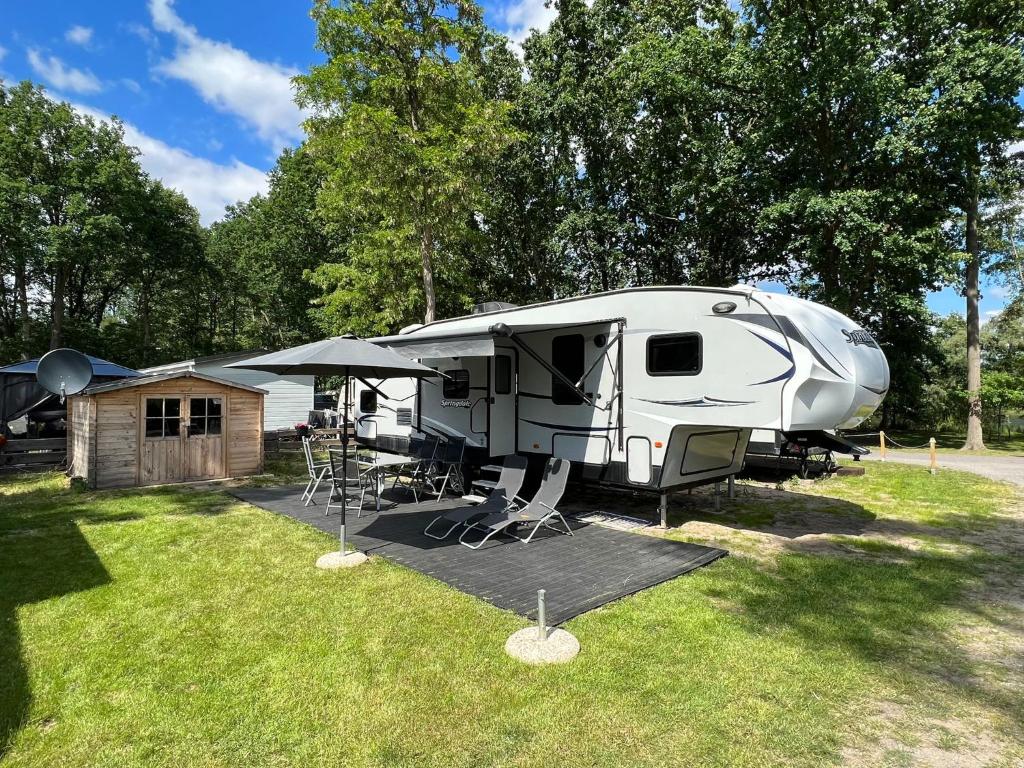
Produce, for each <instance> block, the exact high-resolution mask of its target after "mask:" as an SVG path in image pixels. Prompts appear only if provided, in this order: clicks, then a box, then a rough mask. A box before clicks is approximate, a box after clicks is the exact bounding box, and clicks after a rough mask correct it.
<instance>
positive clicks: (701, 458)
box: [677, 427, 740, 477]
mask: <svg viewBox="0 0 1024 768" xmlns="http://www.w3.org/2000/svg"><path fill="white" fill-rule="evenodd" d="M677 429H678V427H677ZM739 441H740V432H739V430H736V429H714V428H713V427H712V428H710V429H706V430H701V431H699V432H693V433H691V434H689V435H687V436H686V443H685V444H684V447H683V463H682V466H681V467H680V470H679V474H680V475H682V476H683V477H686V476H687V475H699V474H701V473H704V472H713V471H716V470H727V469H729V467H731V466H732V463H733V460H734V459H735V458H736V447H737V444H738V443H739Z"/></svg>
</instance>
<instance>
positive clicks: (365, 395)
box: [359, 389, 377, 413]
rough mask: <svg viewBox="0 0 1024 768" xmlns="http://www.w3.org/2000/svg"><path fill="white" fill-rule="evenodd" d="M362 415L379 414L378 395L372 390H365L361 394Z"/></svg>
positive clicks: (360, 406) (360, 408) (360, 407)
mask: <svg viewBox="0 0 1024 768" xmlns="http://www.w3.org/2000/svg"><path fill="white" fill-rule="evenodd" d="M359 411H360V413H376V412H377V393H376V392H374V391H373V390H372V389H363V390H361V391H360V392H359Z"/></svg>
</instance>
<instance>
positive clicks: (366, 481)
mask: <svg viewBox="0 0 1024 768" xmlns="http://www.w3.org/2000/svg"><path fill="white" fill-rule="evenodd" d="M327 456H328V457H329V458H330V460H331V474H330V478H331V496H330V498H328V499H327V510H326V514H328V515H329V514H331V509H332V508H337V507H340V506H341V496H342V494H344V493H347V492H348V489H349V488H351V489H356V488H358V489H359V506H358V508H357V510H358V511H357V512H356V517H357V518H359V517H362V515H363V498H364V497H365V496H366V492H367V491H369V492H370V495H371V496H372V497H373V499H374V502H375V504H376V505H378V506H379V505H380V499H379V498H378V489H377V480H376V478H375V477H374V476H373V471H372V470H363V471H362V472H360V471H359V459H358V457H357V454H356V453H354V452H352V453H349V454H348V455H347V456H346V455H345V454H344V453H342V449H340V448H329V449H328V450H327ZM342 461H344V462H347V464H348V467H347V477H346V475H345V474H343V473H342V471H341V462H342ZM348 498H349V499H352V498H353V497H352V496H349V497H348Z"/></svg>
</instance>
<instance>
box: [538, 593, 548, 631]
mask: <svg viewBox="0 0 1024 768" xmlns="http://www.w3.org/2000/svg"><path fill="white" fill-rule="evenodd" d="M545 594H546V593H545V591H544V590H543V589H538V590H537V639H538V640H547V639H548V624H547V605H546V604H545V602H544V595H545Z"/></svg>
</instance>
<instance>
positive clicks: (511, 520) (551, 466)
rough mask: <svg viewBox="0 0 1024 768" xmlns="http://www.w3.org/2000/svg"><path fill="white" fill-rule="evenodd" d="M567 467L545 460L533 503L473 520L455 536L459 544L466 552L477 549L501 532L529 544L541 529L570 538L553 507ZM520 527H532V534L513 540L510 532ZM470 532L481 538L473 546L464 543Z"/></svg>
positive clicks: (561, 462)
mask: <svg viewBox="0 0 1024 768" xmlns="http://www.w3.org/2000/svg"><path fill="white" fill-rule="evenodd" d="M570 467H571V464H570V463H569V462H568V461H566V460H565V459H555V458H552V459H548V463H547V466H546V467H544V477H543V479H542V480H541V482H540V488H538V489H537V493H535V494H534V496H533V500H532V501H531V502H530V503H529V504H527V505H526V506H525V507H522V508H521V509H507V510H504V511H502V512H495V513H493V514H490V515H487V516H486V517H483V518H481V519H479V520H474V521H472V522H470V523H468V524H467V525H466V530H464V531H463V532H462V535H461V536H459V543H460V544H463V545H465V546H467V547H469V548H470V549H480V547H482V546H483V545H484V544H485V543H486V542H487V541H488V539H490V538H491V537H492V536H494V535H495V534H497V533H501V532H505V533H508V534H509V535H510V536H513V537H514V538H517V539H519V540H520V541H522V542H523V543H525V544H529V543H530V541H531V540H532V539H533V537H534V535H535V534H536V533H537V531H539V530H540V529H541V528H550V529H551V530H553V531H557V532H558V533H566V534H568V535H569V536H572V528H570V527H569V524H568V523H567V522H566V521H565V518H564V517H562V513H561V512H559V511H558V510H557V509H556V507H557V506H558V502H560V501H561V500H562V494H563V493H565V484H566V482H568V480H569V469H570ZM552 520H558V521H560V522H561V524H562V526H563V527H564V528H565V530H564V531H563V530H560V529H559V528H556V527H555V526H553V525H552V524H551V521H552ZM520 525H532V526H533V530H532V531H530V534H529V535H528V536H526V537H525V538H523V537H521V536H516V535H515V534H514V533H512V530H510V529H514V528H516V527H518V526H520ZM470 531H476V532H479V533H482V534H483V538H482V539H480V541H477V542H475V543H473V544H470V543H469V542H467V541H466V540H465V539H466V536H468V535H469V533H470Z"/></svg>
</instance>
